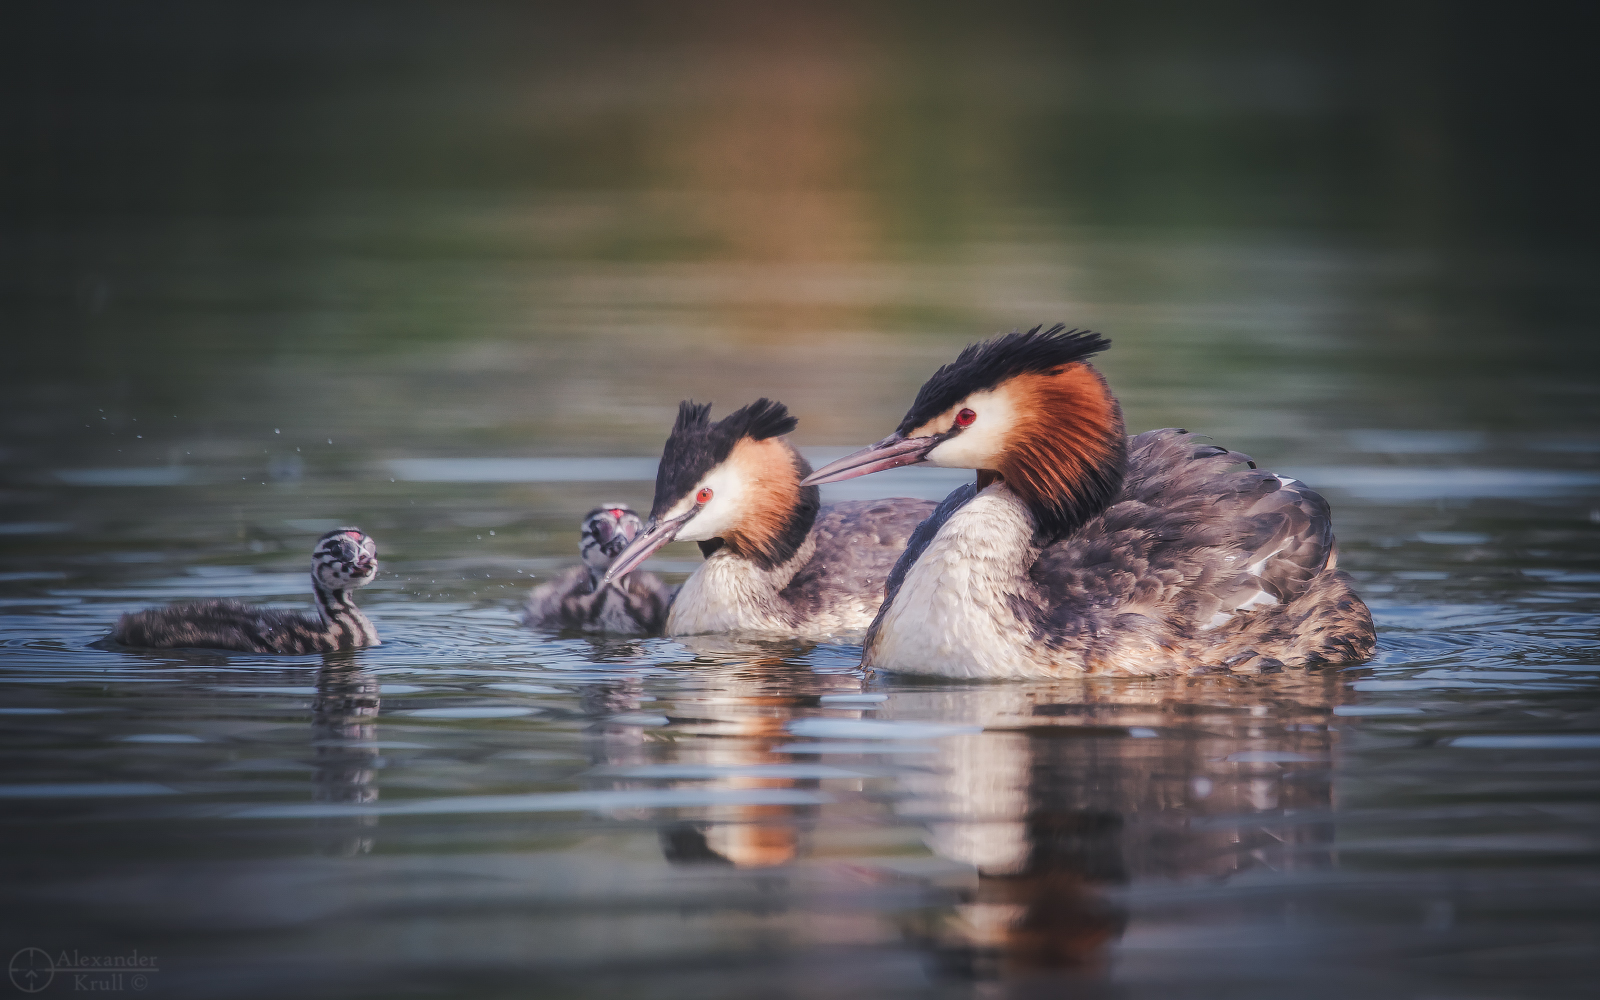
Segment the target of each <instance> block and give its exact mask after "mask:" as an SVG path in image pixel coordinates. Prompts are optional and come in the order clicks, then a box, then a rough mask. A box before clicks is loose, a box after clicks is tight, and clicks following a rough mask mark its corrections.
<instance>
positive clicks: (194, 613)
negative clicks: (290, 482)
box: [110, 528, 379, 653]
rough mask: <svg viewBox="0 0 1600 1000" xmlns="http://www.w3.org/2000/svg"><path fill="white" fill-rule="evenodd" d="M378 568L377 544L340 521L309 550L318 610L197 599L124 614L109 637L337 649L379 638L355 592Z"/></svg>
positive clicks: (127, 642) (147, 643)
mask: <svg viewBox="0 0 1600 1000" xmlns="http://www.w3.org/2000/svg"><path fill="white" fill-rule="evenodd" d="M377 575H378V547H377V545H376V544H374V543H373V541H372V539H371V538H369V537H368V536H367V535H366V533H365V532H363V531H361V530H360V529H359V528H335V529H334V530H332V531H330V532H328V533H327V534H326V535H323V536H322V537H321V538H319V539H317V547H316V548H315V549H314V550H313V551H312V553H311V590H312V593H314V594H315V595H316V600H317V617H315V618H312V617H310V616H308V615H304V614H301V613H299V612H298V611H275V610H273V609H271V608H259V607H253V606H251V605H248V604H242V603H240V602H238V601H199V602H194V603H189V604H174V605H171V606H169V607H165V608H151V609H149V610H147V611H139V612H136V613H134V614H127V615H123V616H122V618H121V619H120V620H119V621H118V622H117V624H116V627H115V628H113V629H112V630H111V636H110V638H111V640H112V641H113V642H119V643H121V644H123V645H124V646H141V647H145V648H148V649H185V648H198V649H232V650H236V651H238V652H242V653H331V652H333V651H334V650H338V649H360V648H362V647H364V646H376V645H378V644H379V643H378V632H377V630H376V629H374V628H373V627H372V623H371V622H370V621H368V620H367V616H366V615H364V614H362V613H361V609H360V608H358V607H356V606H355V602H354V601H352V600H351V599H350V597H351V594H352V593H353V592H354V591H355V589H356V588H357V587H365V586H366V585H367V584H369V583H371V582H372V580H373V578H374V577H376V576H377Z"/></svg>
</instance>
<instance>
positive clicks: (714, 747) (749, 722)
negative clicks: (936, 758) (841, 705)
mask: <svg viewBox="0 0 1600 1000" xmlns="http://www.w3.org/2000/svg"><path fill="white" fill-rule="evenodd" d="M678 641H679V642H681V643H682V644H684V645H685V646H687V647H688V648H689V649H690V650H691V651H692V652H693V653H694V654H695V656H696V659H695V667H696V674H697V681H701V682H703V681H704V680H705V679H706V675H707V673H709V672H715V673H716V674H718V675H719V682H718V683H697V684H696V686H695V688H694V689H693V690H692V691H686V692H684V693H683V695H681V696H680V697H678V698H677V700H676V701H675V702H674V706H673V719H672V721H671V734H672V735H671V739H672V742H671V743H670V744H665V745H664V744H662V743H661V742H660V739H661V738H660V737H659V732H660V731H659V730H652V729H650V728H644V727H639V726H634V725H627V724H625V722H624V723H618V722H616V721H604V722H601V723H599V724H598V725H597V727H596V736H597V739H596V742H595V744H594V747H595V751H596V752H595V754H594V759H595V760H596V763H597V764H601V765H602V769H601V772H600V773H605V772H610V773H612V774H619V773H621V774H626V775H629V777H626V778H623V779H622V780H613V781H611V782H608V787H611V788H616V789H624V788H646V787H648V788H681V789H684V790H685V791H693V792H696V793H705V792H710V793H713V794H716V793H719V792H726V793H730V794H731V796H732V797H734V798H738V797H740V795H739V793H750V795H749V796H748V797H751V798H759V797H761V794H762V793H774V792H775V793H779V794H781V793H782V792H783V791H793V792H797V793H801V794H802V796H803V794H804V793H805V792H808V791H815V790H816V789H817V788H818V787H819V786H820V784H821V782H820V781H819V780H818V779H817V778H814V777H789V776H785V775H783V774H781V773H776V774H775V773H773V772H774V771H777V772H781V771H783V770H786V769H791V768H793V765H794V758H793V756H792V755H790V754H787V753H778V752H776V751H775V748H776V747H778V746H781V745H783V744H785V743H789V742H791V741H792V739H793V738H792V737H791V736H790V735H789V734H788V732H787V731H786V730H785V729H784V726H785V725H786V724H787V723H788V722H790V721H791V720H793V719H795V718H798V717H800V716H801V715H804V714H809V713H808V710H810V711H814V710H815V708H816V706H817V705H818V703H819V699H820V697H821V696H823V695H825V694H835V693H839V694H843V693H849V694H854V693H858V692H860V690H861V686H862V681H861V678H860V677H859V675H857V674H856V673H854V672H853V671H841V672H840V673H835V674H829V673H822V672H815V671H812V670H810V669H809V668H807V667H804V666H799V665H797V663H796V661H797V660H798V659H799V658H800V657H801V656H803V655H804V653H805V652H807V651H809V650H810V649H811V648H812V646H811V644H809V643H806V642H803V641H799V640H792V639H774V640H769V641H752V640H747V639H737V638H732V637H727V636H715V635H710V636H684V637H680V638H679V640H678ZM639 690H640V689H639V687H638V686H637V682H631V681H628V682H610V683H608V684H606V685H597V686H596V690H595V691H594V692H593V693H586V695H585V698H584V705H585V709H586V710H588V711H590V712H591V713H594V714H599V713H600V711H603V712H604V713H605V714H607V715H608V716H609V718H610V719H612V720H615V719H617V718H618V714H617V713H621V718H622V719H623V720H626V719H627V718H629V716H630V715H631V714H634V713H637V714H640V715H649V714H651V713H652V712H653V709H652V707H651V704H650V703H648V702H640V701H637V700H634V699H636V698H637V696H638V693H639ZM653 732H654V733H656V734H657V735H654V736H653V735H652V733H653ZM697 737H698V738H697ZM652 744H655V747H654V749H655V750H657V751H659V750H661V749H667V750H668V751H669V752H668V753H667V754H660V753H657V752H652V747H651V745H652ZM663 758H665V761H670V764H671V766H672V767H673V768H675V769H676V770H663V771H661V772H660V773H661V777H660V778H650V777H644V776H643V775H645V774H647V773H648V772H647V771H642V770H639V769H640V768H642V767H644V766H646V765H648V764H651V763H655V764H662V763H664V762H665V761H664V760H663ZM684 769H693V773H694V774H696V777H694V778H680V779H674V778H673V777H672V775H674V774H679V775H681V774H684V773H685V771H684ZM752 770H754V771H756V773H741V772H750V771H752ZM763 771H764V772H765V773H762V772H763ZM818 808H819V807H818V806H816V805H803V804H794V803H772V802H745V803H736V802H730V803H728V804H712V805H708V806H705V807H704V808H703V809H701V810H699V813H700V818H699V819H697V820H696V821H694V822H683V823H670V824H667V825H665V826H663V827H662V829H661V846H662V851H663V853H664V855H665V857H666V859H667V860H668V861H670V862H672V863H674V864H694V863H711V864H718V865H733V866H736V867H739V868H775V867H778V866H781V865H785V864H789V863H791V862H793V861H795V860H797V859H798V858H800V857H801V856H802V855H803V854H804V853H805V848H804V835H805V830H806V829H807V828H808V827H809V826H810V825H811V823H812V822H813V820H814V818H815V815H816V813H817V810H818ZM612 815H615V816H617V817H618V818H635V819H646V818H648V817H650V816H651V815H653V813H652V812H651V811H650V810H638V811H637V812H636V813H635V812H632V811H621V810H619V811H615V812H613V813H612Z"/></svg>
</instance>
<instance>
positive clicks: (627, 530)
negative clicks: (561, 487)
mask: <svg viewBox="0 0 1600 1000" xmlns="http://www.w3.org/2000/svg"><path fill="white" fill-rule="evenodd" d="M643 528H644V521H643V520H641V519H640V517H639V515H638V514H637V513H635V512H634V510H633V508H631V507H629V506H628V505H627V504H621V503H608V504H602V505H601V506H599V507H596V508H595V509H594V510H591V511H590V512H589V513H587V514H585V515H584V517H583V528H582V530H581V533H580V541H579V547H578V551H579V554H580V555H581V556H582V557H583V565H582V566H572V567H569V568H568V569H566V570H564V571H563V572H562V573H561V574H560V575H558V576H557V577H556V578H555V579H553V580H550V581H549V582H546V583H541V584H539V585H538V586H537V587H534V588H533V592H532V593H531V594H529V595H528V604H527V609H526V612H525V614H524V618H523V621H524V623H525V624H527V625H529V626H531V627H533V628H550V629H573V630H576V631H580V632H614V633H618V634H623V635H659V634H660V633H661V630H662V628H663V627H664V626H665V625H666V621H667V606H668V605H669V604H670V603H671V602H672V591H671V589H670V588H669V587H667V585H666V584H664V583H662V582H661V579H660V578H659V577H657V576H656V575H655V574H653V573H646V572H644V571H643V570H639V571H637V572H633V573H629V574H628V575H627V576H625V577H620V578H619V579H617V580H616V581H615V583H614V584H611V583H602V582H601V580H602V578H603V577H604V576H605V575H606V571H607V570H608V569H610V568H611V566H612V564H613V563H614V562H615V560H616V557H617V556H618V554H620V553H621V552H622V550H623V549H624V548H626V547H627V545H628V543H629V542H631V541H633V540H634V539H635V538H637V537H638V535H639V532H640V531H641V530H643Z"/></svg>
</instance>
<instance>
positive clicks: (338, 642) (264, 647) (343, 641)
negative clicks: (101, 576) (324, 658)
mask: <svg viewBox="0 0 1600 1000" xmlns="http://www.w3.org/2000/svg"><path fill="white" fill-rule="evenodd" d="M356 613H357V614H359V613H360V612H359V611H358V612H356ZM369 627H370V626H369ZM111 638H112V639H113V640H114V641H116V642H119V643H122V644H123V645H125V646H141V647H144V648H148V649H229V650H234V651H235V652H245V653H290V654H295V653H328V652H333V651H335V650H340V649H356V648H359V647H360V646H361V645H366V643H365V642H362V641H361V639H362V630H361V629H360V628H359V626H356V627H351V628H338V627H336V626H335V627H330V625H327V624H324V623H323V621H322V620H321V619H320V618H313V617H311V616H309V615H305V614H301V613H300V612H296V611H279V610H276V609H273V608H261V607H254V606H251V605H248V604H243V603H241V602H239V601H228V600H224V601H197V602H193V603H187V604H174V605H170V606H168V607H164V608H151V609H149V610H146V611H139V612H134V613H132V614H125V615H123V616H122V618H121V619H120V620H119V621H118V622H117V624H116V627H115V628H113V629H112V631H111Z"/></svg>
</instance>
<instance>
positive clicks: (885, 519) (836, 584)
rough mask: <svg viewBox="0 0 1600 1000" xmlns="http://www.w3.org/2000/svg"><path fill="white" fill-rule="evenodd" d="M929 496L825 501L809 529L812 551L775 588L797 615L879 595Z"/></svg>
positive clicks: (929, 507) (930, 506)
mask: <svg viewBox="0 0 1600 1000" xmlns="http://www.w3.org/2000/svg"><path fill="white" fill-rule="evenodd" d="M936 507H937V504H935V503H934V502H933V501H932V500H914V499H910V498H907V497H893V498H890V499H885V500H845V501H841V502H839V503H831V504H825V505H824V506H823V507H822V509H821V510H820V511H819V512H818V514H817V520H816V524H815V525H814V526H813V528H812V532H811V534H812V537H813V538H814V539H815V540H816V549H815V553H814V554H813V555H812V557H811V560H810V561H809V562H807V563H806V564H805V565H804V566H803V567H801V569H800V571H799V572H798V573H796V574H795V576H794V578H793V579H792V580H790V581H789V585H788V586H787V587H785V588H784V589H783V591H782V592H781V595H782V597H783V598H784V600H786V601H787V602H788V603H789V604H790V606H791V607H793V608H794V610H795V612H796V613H797V615H799V616H802V617H809V616H811V615H814V614H816V613H817V611H818V609H820V608H823V607H826V606H827V605H829V604H831V603H833V602H834V601H835V600H837V599H839V598H842V597H847V596H859V595H862V594H867V595H880V594H882V593H883V591H884V587H885V585H886V583H887V582H888V579H889V575H890V573H891V572H892V571H893V570H894V568H895V563H896V560H898V559H899V558H900V556H901V554H902V553H903V552H904V551H905V548H906V544H907V542H909V541H910V540H911V536H912V533H913V532H915V531H916V529H917V525H919V524H921V523H922V522H923V521H924V520H925V519H926V518H927V517H928V515H930V514H932V513H933V511H934V509H935V508H936Z"/></svg>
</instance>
